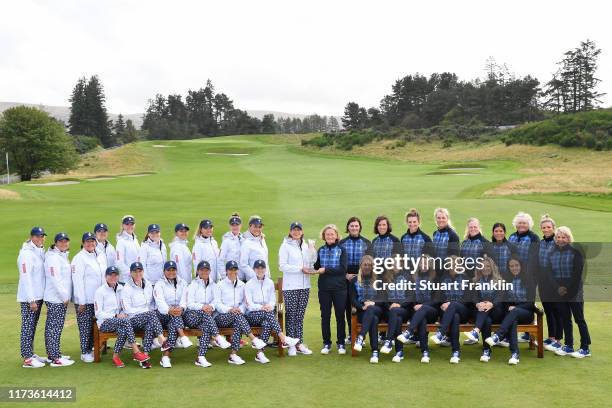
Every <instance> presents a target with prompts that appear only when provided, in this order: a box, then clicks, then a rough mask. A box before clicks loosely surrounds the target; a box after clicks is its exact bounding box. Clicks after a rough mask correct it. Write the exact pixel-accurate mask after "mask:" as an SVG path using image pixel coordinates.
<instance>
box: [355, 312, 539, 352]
mask: <svg viewBox="0 0 612 408" xmlns="http://www.w3.org/2000/svg"><path fill="white" fill-rule="evenodd" d="M543 320H544V319H543V312H542V310H540V308H538V307H537V306H536V308H535V318H534V320H533V323H531V324H517V326H516V328H517V331H518V332H519V333H529V335H530V336H529V349H530V350H533V349H534V348H535V344H534V338H535V339H536V340H537V343H538V346H537V347H538V358H543V357H544V329H543ZM407 327H408V325H407V323H404V324H402V330H406V328H407ZM473 328H474V324H473V323H466V324H461V325H459V331H460V332H468V331H470V330H472V329H473ZM498 328H499V324H494V325H492V326H491V332H492V333H493V332H495V330H497V329H498ZM360 331H361V323H359V322H358V321H357V312H356V310H355V308H354V307H353V308H352V316H351V346H353V345H355V340H356V339H357V336H358V334H359V332H360ZM383 331H384V332H386V331H387V323H379V324H378V332H379V333H380V332H383ZM436 331H438V325H437V324H428V325H427V332H428V333H435V332H436ZM351 350H352V353H351V355H352V356H353V357H355V356H357V355H358V354H359V353H358V352H356V351H355V350H353V349H352V347H351Z"/></svg>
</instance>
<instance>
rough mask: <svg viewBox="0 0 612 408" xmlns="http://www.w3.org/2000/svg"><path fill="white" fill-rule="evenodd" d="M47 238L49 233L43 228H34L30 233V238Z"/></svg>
mask: <svg viewBox="0 0 612 408" xmlns="http://www.w3.org/2000/svg"><path fill="white" fill-rule="evenodd" d="M43 235H44V236H46V235H47V233H46V232H45V230H44V228H43V227H34V228H32V230H31V231H30V236H37V237H42V236H43Z"/></svg>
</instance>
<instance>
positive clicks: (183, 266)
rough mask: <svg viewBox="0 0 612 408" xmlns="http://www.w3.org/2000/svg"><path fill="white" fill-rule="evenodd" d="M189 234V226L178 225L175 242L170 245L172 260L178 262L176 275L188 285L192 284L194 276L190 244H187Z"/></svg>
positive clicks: (175, 231)
mask: <svg viewBox="0 0 612 408" xmlns="http://www.w3.org/2000/svg"><path fill="white" fill-rule="evenodd" d="M188 232H189V227H188V226H187V224H183V223H181V224H176V226H175V227H174V240H172V242H171V243H170V259H171V260H173V261H174V262H176V267H177V271H176V273H177V274H178V276H179V277H180V278H181V279H182V280H184V281H185V283H186V284H187V285H189V284H190V283H191V279H192V278H191V276H192V274H193V257H192V255H191V251H190V250H189V247H188V244H189V242H187V233H188Z"/></svg>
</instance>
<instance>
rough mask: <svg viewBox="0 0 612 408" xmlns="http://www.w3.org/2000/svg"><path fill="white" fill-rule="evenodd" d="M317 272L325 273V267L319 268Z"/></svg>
mask: <svg viewBox="0 0 612 408" xmlns="http://www.w3.org/2000/svg"><path fill="white" fill-rule="evenodd" d="M317 273H319V274H323V273H325V268H319V269H318V270H317Z"/></svg>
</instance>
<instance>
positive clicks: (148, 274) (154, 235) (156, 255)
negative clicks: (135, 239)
mask: <svg viewBox="0 0 612 408" xmlns="http://www.w3.org/2000/svg"><path fill="white" fill-rule="evenodd" d="M167 259H168V251H167V249H166V244H165V243H164V240H163V239H162V238H161V232H160V228H159V225H158V224H151V225H149V227H148V228H147V236H146V237H145V239H144V241H142V245H141V246H140V252H139V254H138V260H139V262H140V263H142V265H143V266H144V277H145V279H147V280H148V281H149V282H151V283H152V284H155V282H157V281H158V280H160V279H161V278H162V276H164V263H165V262H166V260H167Z"/></svg>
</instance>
